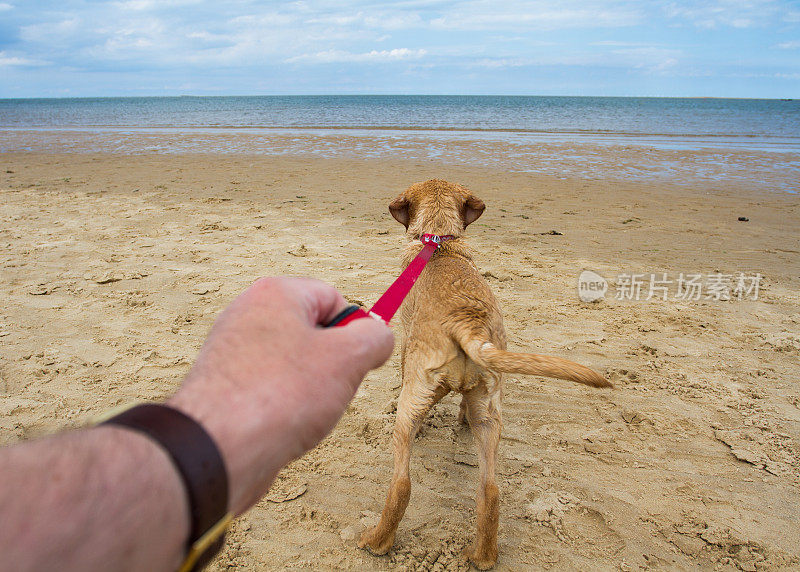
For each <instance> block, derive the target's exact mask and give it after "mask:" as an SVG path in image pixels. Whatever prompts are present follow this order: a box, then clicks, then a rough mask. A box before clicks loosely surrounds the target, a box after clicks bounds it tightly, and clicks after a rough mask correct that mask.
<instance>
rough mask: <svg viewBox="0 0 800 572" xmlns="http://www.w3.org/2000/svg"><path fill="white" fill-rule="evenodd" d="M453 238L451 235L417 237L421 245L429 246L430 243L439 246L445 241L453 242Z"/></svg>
mask: <svg viewBox="0 0 800 572" xmlns="http://www.w3.org/2000/svg"><path fill="white" fill-rule="evenodd" d="M454 238H455V236H453V235H452V234H423V235H422V236H420V237H419V240H420V242H421V243H422V244H430V243H431V242H432V243H434V244H437V245H439V246H441V245H442V243H443V242H445V241H446V240H453V239H454ZM437 248H438V247H437Z"/></svg>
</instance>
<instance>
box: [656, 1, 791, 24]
mask: <svg viewBox="0 0 800 572" xmlns="http://www.w3.org/2000/svg"><path fill="white" fill-rule="evenodd" d="M783 12H784V7H783V6H782V5H781V2H780V1H779V0H709V1H707V2H695V1H692V0H682V1H680V2H671V3H669V4H667V5H666V6H665V7H664V13H665V14H666V16H667V17H668V18H670V19H673V20H686V21H688V22H689V23H691V24H692V25H694V26H695V27H698V28H703V29H718V28H738V29H747V28H753V27H763V26H766V25H769V23H771V22H773V21H775V20H779V19H781V17H782V14H783Z"/></svg>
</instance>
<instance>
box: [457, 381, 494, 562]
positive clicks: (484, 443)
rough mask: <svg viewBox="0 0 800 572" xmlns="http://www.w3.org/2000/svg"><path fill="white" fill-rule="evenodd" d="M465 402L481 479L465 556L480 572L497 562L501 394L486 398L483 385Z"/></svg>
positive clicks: (487, 394) (470, 394)
mask: <svg viewBox="0 0 800 572" xmlns="http://www.w3.org/2000/svg"><path fill="white" fill-rule="evenodd" d="M464 401H465V402H466V413H467V420H468V421H469V426H470V428H471V429H472V435H473V437H474V439H475V445H476V446H477V448H478V467H479V470H480V479H481V481H480V484H479V485H478V495H477V520H478V530H477V535H476V538H475V542H474V544H472V545H471V546H470V547H468V548H467V549H466V550H465V551H464V555H465V556H466V557H467V558H468V559H469V560H470V562H472V564H474V565H475V567H476V568H478V569H479V570H488V569H489V568H491V567H492V566H494V563H495V562H496V561H497V526H498V521H499V515H500V508H499V503H500V498H499V492H498V489H497V484H496V482H495V463H496V460H497V448H498V445H499V444H500V429H501V420H500V391H499V390H498V391H496V392H494V393H493V394H489V393H488V392H487V390H486V385H485V384H483V383H481V384H479V385H478V386H477V387H476V388H475V389H473V390H471V391H469V392H468V393H465V394H464Z"/></svg>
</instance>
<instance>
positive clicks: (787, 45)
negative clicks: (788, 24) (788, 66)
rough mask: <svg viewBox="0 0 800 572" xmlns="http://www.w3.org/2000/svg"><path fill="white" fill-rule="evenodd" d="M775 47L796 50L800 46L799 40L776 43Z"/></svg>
mask: <svg viewBox="0 0 800 572" xmlns="http://www.w3.org/2000/svg"><path fill="white" fill-rule="evenodd" d="M777 47H778V48H780V49H782V50H796V49H798V48H800V42H798V41H792V42H783V43H782V44H778V45H777Z"/></svg>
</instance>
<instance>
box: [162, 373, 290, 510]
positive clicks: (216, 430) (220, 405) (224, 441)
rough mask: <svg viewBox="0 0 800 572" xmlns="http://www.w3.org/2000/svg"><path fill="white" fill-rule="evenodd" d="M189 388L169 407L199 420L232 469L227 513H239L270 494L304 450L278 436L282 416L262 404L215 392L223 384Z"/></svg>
mask: <svg viewBox="0 0 800 572" xmlns="http://www.w3.org/2000/svg"><path fill="white" fill-rule="evenodd" d="M197 385H199V384H191V383H190V384H188V387H182V388H181V389H180V390H179V391H178V393H176V394H175V395H174V396H173V397H172V398H170V399H169V400H168V401H167V402H166V404H167V405H169V406H170V407H173V408H175V409H177V410H178V411H181V412H182V413H184V414H186V415H188V416H190V417H191V418H192V419H194V420H195V421H197V422H198V423H199V424H200V425H201V426H202V427H203V428H204V429H205V430H206V431H207V432H208V434H209V435H210V436H211V438H212V439H213V440H214V442H215V443H216V444H217V447H218V449H219V451H220V453H221V455H222V458H223V460H224V462H225V466H226V468H227V471H228V484H229V488H228V495H229V499H230V500H229V510H230V511H231V512H233V513H234V514H241V513H243V512H244V511H246V510H247V509H248V508H249V507H250V506H251V505H252V504H253V503H255V502H256V501H257V500H258V499H259V498H260V497H261V495H262V494H263V493H264V492H266V490H267V488H268V487H269V485H270V484H271V483H272V481H273V480H274V479H275V477H276V476H277V474H278V472H279V471H280V469H281V468H282V467H283V465H285V464H286V463H288V462H289V461H291V460H292V459H293V458H295V457H296V456H297V455H299V454H300V452H293V451H291V447H290V444H289V443H288V442H286V441H285V440H284V439H282V438H280V437H281V436H282V432H281V431H280V428H281V427H282V425H283V422H282V420H281V419H280V413H279V412H276V411H269V410H264V408H263V404H259V405H258V406H256V404H254V403H252V402H249V401H247V400H245V399H242V398H241V397H237V396H236V395H233V394H235V393H236V392H232V391H231V392H225V395H221V394H219V395H218V394H217V390H216V387H218V386H221V385H224V384H203V385H204V386H205V387H203V388H202V390H201V388H200V387H196V386H197Z"/></svg>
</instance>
